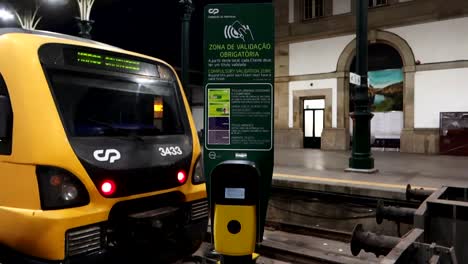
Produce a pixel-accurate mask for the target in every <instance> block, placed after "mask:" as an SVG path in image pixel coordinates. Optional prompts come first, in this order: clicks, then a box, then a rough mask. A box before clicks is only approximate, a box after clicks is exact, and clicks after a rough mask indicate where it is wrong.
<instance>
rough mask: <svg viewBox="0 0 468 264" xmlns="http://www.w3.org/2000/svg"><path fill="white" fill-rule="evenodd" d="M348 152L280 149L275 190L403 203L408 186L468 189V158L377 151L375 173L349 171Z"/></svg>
mask: <svg viewBox="0 0 468 264" xmlns="http://www.w3.org/2000/svg"><path fill="white" fill-rule="evenodd" d="M350 156H351V153H350V152H349V151H322V150H314V149H276V150H275V167H274V172H273V186H274V187H285V188H294V189H302V190H311V191H325V192H334V193H343V194H350V195H360V196H369V197H381V198H388V199H397V200H404V199H405V198H406V196H405V194H406V186H407V184H411V186H412V187H418V188H424V189H427V190H435V189H437V188H439V187H441V186H443V185H445V186H457V187H467V186H468V157H460V156H442V155H420V154H407V153H400V152H382V151H373V157H374V159H375V168H376V169H378V170H379V171H378V172H377V173H373V174H366V173H354V172H345V169H346V168H347V167H348V160H349V157H350Z"/></svg>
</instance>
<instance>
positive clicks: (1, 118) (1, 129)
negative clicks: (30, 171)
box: [0, 74, 13, 155]
mask: <svg viewBox="0 0 468 264" xmlns="http://www.w3.org/2000/svg"><path fill="white" fill-rule="evenodd" d="M12 140H13V110H12V108H11V102H10V96H9V94H8V89H7V85H6V83H5V80H4V79H3V76H2V75H1V74H0V155H11V145H12Z"/></svg>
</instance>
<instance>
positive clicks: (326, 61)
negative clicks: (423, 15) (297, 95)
mask: <svg viewBox="0 0 468 264" xmlns="http://www.w3.org/2000/svg"><path fill="white" fill-rule="evenodd" d="M467 25H468V17H464V18H456V19H450V20H442V21H436V22H430V23H423V24H417V25H411V26H404V27H394V28H388V29H385V31H388V32H392V33H394V34H396V35H398V36H399V37H401V38H402V39H404V40H405V41H406V42H407V43H408V45H409V46H410V48H411V50H412V52H413V53H414V55H415V60H419V61H420V63H421V64H424V65H432V66H434V67H435V68H437V64H438V63H446V62H456V61H465V60H468V48H467V47H468V26H467ZM354 38H355V35H346V36H340V37H333V38H326V39H319V40H311V41H303V42H297V43H291V44H289V75H290V76H297V75H303V77H301V78H302V79H304V77H305V76H304V75H315V76H314V78H311V80H310V81H295V82H290V83H289V98H288V99H289V123H288V124H289V127H293V116H294V113H293V109H294V108H293V107H292V103H293V98H292V91H293V90H294V89H322V88H331V89H333V94H334V96H333V106H332V109H333V127H336V121H337V112H336V109H337V105H336V102H337V98H336V93H337V91H336V87H337V86H336V79H322V80H313V79H316V78H317V77H320V74H324V73H331V72H336V66H337V62H338V58H339V56H340V55H341V52H342V51H343V49H344V48H345V47H346V45H348V44H349V43H350V42H351V41H352V40H353V39H354ZM462 76H468V68H462V69H447V70H433V71H424V72H420V71H417V72H416V74H415V87H414V89H415V100H414V115H415V117H414V127H415V128H437V127H438V126H439V119H438V116H439V112H441V111H468V103H466V100H464V99H461V98H468V97H467V95H468V89H467V87H468V79H466V78H465V79H463V78H461V77H462ZM328 78H329V77H328ZM312 81H313V82H314V86H313V87H310V83H311V82H312ZM332 83H333V84H332ZM462 96H463V97H462ZM338 114H339V113H338Z"/></svg>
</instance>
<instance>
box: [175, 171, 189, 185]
mask: <svg viewBox="0 0 468 264" xmlns="http://www.w3.org/2000/svg"><path fill="white" fill-rule="evenodd" d="M177 180H178V181H179V183H180V184H183V183H184V182H185V180H187V175H186V174H185V171H179V172H178V173H177Z"/></svg>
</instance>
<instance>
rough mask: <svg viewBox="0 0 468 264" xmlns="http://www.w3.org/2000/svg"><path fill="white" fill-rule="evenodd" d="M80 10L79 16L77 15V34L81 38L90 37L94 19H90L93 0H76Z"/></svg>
mask: <svg viewBox="0 0 468 264" xmlns="http://www.w3.org/2000/svg"><path fill="white" fill-rule="evenodd" d="M76 3H77V4H78V7H79V10H80V17H77V18H76V20H77V23H78V28H79V29H80V32H78V35H79V36H80V37H82V38H87V39H91V30H92V29H93V23H94V21H92V20H90V19H89V17H90V15H91V9H92V8H93V5H94V0H76Z"/></svg>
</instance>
